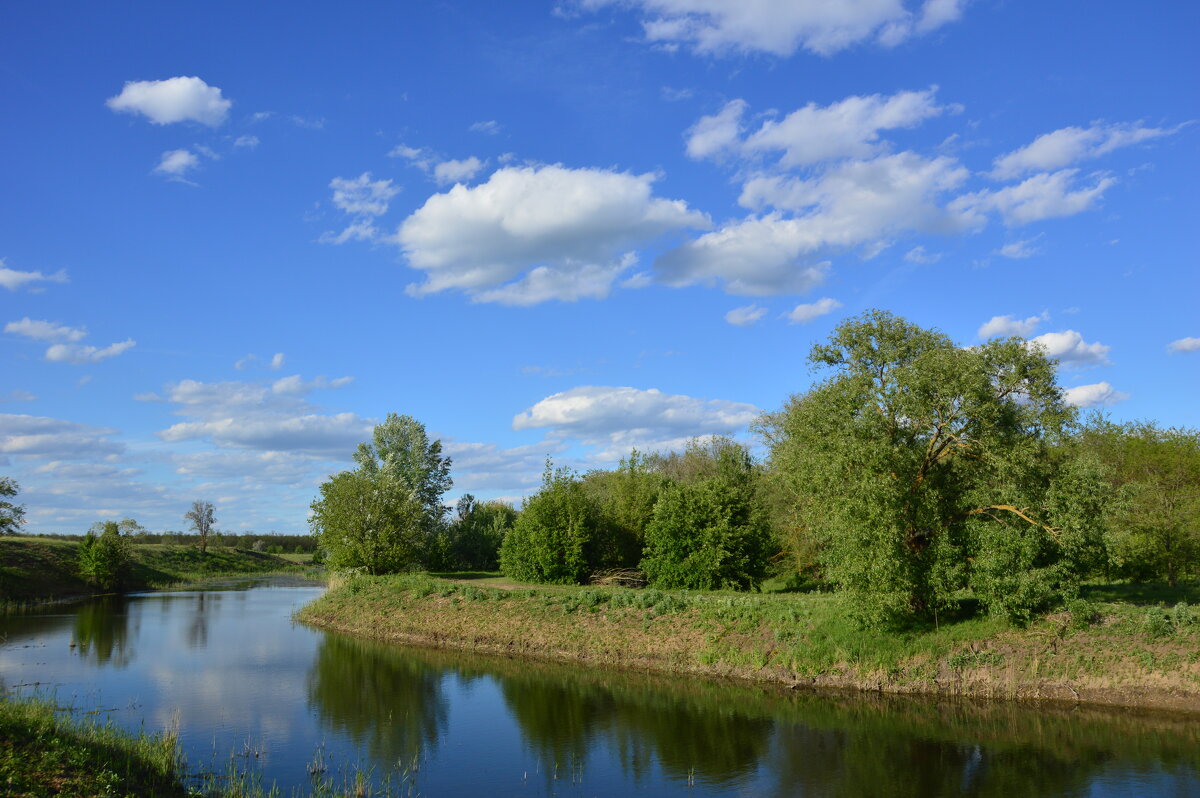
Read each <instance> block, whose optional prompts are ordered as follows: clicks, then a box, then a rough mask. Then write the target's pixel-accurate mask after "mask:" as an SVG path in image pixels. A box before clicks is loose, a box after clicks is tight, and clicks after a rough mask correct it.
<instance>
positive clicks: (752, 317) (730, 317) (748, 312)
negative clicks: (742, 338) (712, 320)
mask: <svg viewBox="0 0 1200 798" xmlns="http://www.w3.org/2000/svg"><path fill="white" fill-rule="evenodd" d="M766 315H767V309H766V308H764V307H761V306H759V305H746V306H745V307H740V308H734V309H733V310H731V311H729V312H728V313H726V314H725V321H727V322H729V323H730V324H733V325H735V326H738V327H749V326H751V325H753V324H757V323H758V322H760V321H762V319H763V317H764V316H766Z"/></svg>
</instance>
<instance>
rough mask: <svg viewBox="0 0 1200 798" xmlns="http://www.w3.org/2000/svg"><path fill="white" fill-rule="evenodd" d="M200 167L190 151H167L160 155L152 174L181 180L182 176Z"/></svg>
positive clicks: (198, 161)
mask: <svg viewBox="0 0 1200 798" xmlns="http://www.w3.org/2000/svg"><path fill="white" fill-rule="evenodd" d="M199 165H200V159H199V158H197V157H196V155H195V154H194V153H192V152H191V151H190V150H168V151H166V152H164V153H163V154H162V157H161V158H160V159H159V161H158V166H156V167H154V173H155V174H159V175H164V176H166V177H168V178H172V179H177V180H183V178H184V175H186V174H187V173H188V172H190V171H192V170H193V169H195V168H196V167H198V166H199Z"/></svg>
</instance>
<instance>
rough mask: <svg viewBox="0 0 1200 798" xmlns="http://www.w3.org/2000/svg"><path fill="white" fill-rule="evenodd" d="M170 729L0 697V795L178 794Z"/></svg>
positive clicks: (31, 797)
mask: <svg viewBox="0 0 1200 798" xmlns="http://www.w3.org/2000/svg"><path fill="white" fill-rule="evenodd" d="M180 765H181V762H180V759H179V754H178V748H177V746H176V742H175V737H174V735H173V734H170V733H167V734H162V735H151V734H129V733H126V732H123V731H121V730H119V729H117V728H115V727H113V726H111V725H106V724H101V723H99V722H98V721H94V720H92V721H89V720H72V719H69V718H67V717H64V716H63V715H62V714H61V713H60V712H58V711H57V708H56V707H55V705H54V704H53V703H51V702H49V701H46V700H38V699H26V700H19V701H13V700H3V701H0V793H2V794H4V795H7V796H12V798H41V796H46V795H61V796H93V795H94V796H145V795H154V796H163V798H171V796H184V795H186V792H185V791H184V789H183V786H182V784H181V782H180V779H179V776H180Z"/></svg>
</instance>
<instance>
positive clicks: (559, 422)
mask: <svg viewBox="0 0 1200 798" xmlns="http://www.w3.org/2000/svg"><path fill="white" fill-rule="evenodd" d="M758 414H759V410H758V408H757V407H755V406H754V405H751V404H746V403H744V402H731V401H726V400H722V399H697V398H695V397H691V396H683V395H671V394H665V393H662V392H661V391H658V390H656V389H654V388H651V389H648V390H641V389H638V388H629V387H609V386H593V385H586V386H580V387H578V388H572V389H571V390H569V391H563V392H562V393H556V394H553V395H552V396H548V397H546V398H545V399H542V400H541V401H540V402H538V403H536V404H535V405H533V407H531V408H529V409H528V410H525V411H524V412H522V413H518V414H517V415H516V416H515V417H514V418H513V429H515V430H529V429H545V430H548V434H549V436H550V438H552V439H559V440H564V439H578V440H581V441H582V442H583V443H585V444H588V445H592V446H602V447H607V448H606V449H605V450H604V451H603V452H602V453H601V456H602V457H604V458H608V459H612V458H615V457H620V456H621V455H624V454H628V452H629V450H630V449H631V448H633V447H637V448H639V449H643V450H652V449H661V448H667V447H669V446H677V445H680V444H681V443H682V442H683V441H686V440H687V439H688V438H691V437H700V436H705V435H732V434H737V433H740V432H744V431H745V430H746V428H747V427H749V425H750V424H751V422H753V421H754V420H755V419H756V418H757V417H758Z"/></svg>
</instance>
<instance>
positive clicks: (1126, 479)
mask: <svg viewBox="0 0 1200 798" xmlns="http://www.w3.org/2000/svg"><path fill="white" fill-rule="evenodd" d="M1080 437H1081V441H1082V445H1083V448H1084V450H1085V451H1087V452H1089V453H1091V454H1094V455H1095V456H1097V457H1099V458H1100V459H1101V460H1102V461H1103V462H1104V464H1105V465H1106V466H1108V468H1109V473H1110V477H1111V482H1112V490H1113V491H1114V492H1119V493H1120V495H1121V497H1122V499H1123V502H1122V503H1121V504H1120V507H1119V509H1118V511H1117V512H1116V513H1114V515H1113V519H1112V523H1111V524H1110V525H1109V551H1110V554H1111V557H1112V560H1113V564H1114V565H1115V567H1116V570H1117V572H1118V573H1120V574H1121V575H1123V576H1128V577H1133V578H1136V579H1145V578H1152V577H1158V578H1163V579H1166V580H1167V583H1168V584H1169V585H1171V586H1174V585H1175V584H1176V583H1177V582H1178V581H1179V579H1180V577H1181V576H1183V575H1184V574H1187V573H1189V572H1194V571H1196V570H1198V569H1200V430H1194V429H1184V428H1170V429H1164V428H1162V427H1159V426H1158V425H1157V424H1154V423H1150V422H1136V423H1129V424H1115V423H1113V422H1111V421H1109V420H1108V419H1106V418H1104V417H1103V416H1100V415H1096V416H1093V417H1092V418H1090V419H1089V421H1088V424H1087V426H1086V427H1085V428H1084V430H1083V434H1082V435H1081V436H1080Z"/></svg>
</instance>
